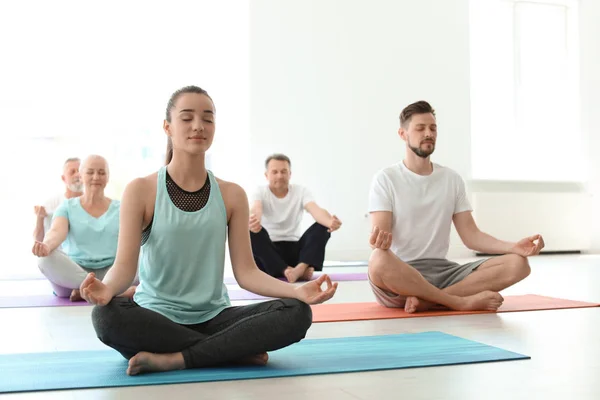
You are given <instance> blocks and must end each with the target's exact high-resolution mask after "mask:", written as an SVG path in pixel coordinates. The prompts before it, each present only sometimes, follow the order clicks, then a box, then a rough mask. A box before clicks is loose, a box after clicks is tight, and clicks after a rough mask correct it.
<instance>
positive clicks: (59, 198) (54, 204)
mask: <svg viewBox="0 0 600 400" xmlns="http://www.w3.org/2000/svg"><path fill="white" fill-rule="evenodd" d="M66 199H67V198H66V197H65V195H64V193H61V194H57V195H55V196H52V197H50V198H48V199H46V201H45V202H44V203H42V206H43V207H44V209H46V217H44V235H46V233H48V230H50V226H51V225H52V216H53V215H54V211H55V210H56V209H57V208H58V206H60V205H61V203H62V202H63V201H65V200H66Z"/></svg>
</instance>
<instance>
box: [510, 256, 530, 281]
mask: <svg viewBox="0 0 600 400" xmlns="http://www.w3.org/2000/svg"><path fill="white" fill-rule="evenodd" d="M508 257H509V260H508V264H509V266H510V270H511V271H512V274H513V277H514V279H515V280H521V279H525V278H526V277H528V276H529V274H530V273H531V267H530V265H529V260H528V259H527V258H526V257H523V256H520V255H517V254H510V255H508Z"/></svg>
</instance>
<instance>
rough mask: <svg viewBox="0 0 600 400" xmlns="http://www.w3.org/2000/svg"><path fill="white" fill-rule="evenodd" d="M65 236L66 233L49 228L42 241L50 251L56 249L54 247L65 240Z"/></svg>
mask: <svg viewBox="0 0 600 400" xmlns="http://www.w3.org/2000/svg"><path fill="white" fill-rule="evenodd" d="M42 234H43V230H42ZM66 238H67V235H66V234H64V233H62V232H57V231H55V230H53V229H50V230H49V231H48V233H47V234H46V236H45V237H44V238H43V243H44V244H45V245H46V246H48V250H49V251H50V252H52V251H54V250H56V248H57V247H58V246H60V244H61V243H62V242H64V241H65V239H66Z"/></svg>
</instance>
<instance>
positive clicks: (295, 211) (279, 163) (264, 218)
mask: <svg viewBox="0 0 600 400" xmlns="http://www.w3.org/2000/svg"><path fill="white" fill-rule="evenodd" d="M265 168H266V172H265V176H266V178H267V181H268V182H269V184H268V185H266V186H261V187H259V188H258V189H257V190H256V192H255V193H254V194H253V196H252V204H251V208H250V221H249V227H250V238H251V240H252V251H253V253H254V259H255V261H256V264H257V265H258V267H259V268H260V269H261V270H263V271H264V272H266V273H267V274H269V275H271V276H274V277H281V276H285V277H286V279H287V280H288V281H289V282H296V281H297V280H310V279H311V278H312V275H313V272H314V271H315V270H316V271H321V270H322V269H323V262H324V259H325V246H326V245H327V241H328V240H329V238H330V237H331V232H333V231H336V230H337V229H339V228H340V226H341V225H342V223H341V221H340V220H339V219H338V218H337V217H336V216H335V215H333V216H332V215H331V214H329V212H327V211H326V210H325V209H323V208H321V207H319V206H318V205H317V203H316V202H315V200H314V198H313V196H312V194H311V193H310V191H309V190H308V189H307V188H305V187H303V186H301V185H296V184H290V177H291V162H290V159H289V158H288V157H287V156H286V155H284V154H273V155H271V156H269V157H268V158H267V160H266V161H265ZM304 211H307V212H308V213H310V214H311V215H312V217H313V218H314V219H315V221H316V222H315V223H314V224H313V225H312V226H311V227H310V228H308V229H307V230H306V232H304V233H303V234H302V235H300V231H299V229H300V224H301V222H302V216H303V213H304Z"/></svg>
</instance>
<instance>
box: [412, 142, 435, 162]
mask: <svg viewBox="0 0 600 400" xmlns="http://www.w3.org/2000/svg"><path fill="white" fill-rule="evenodd" d="M408 147H410V149H411V150H412V151H413V153H415V154H416V155H418V156H419V157H421V158H427V157H429V156H430V155H431V153H433V152H434V150H435V145H434V144H433V143H432V144H431V150H422V149H421V145H419V147H413V146H411V145H410V144H409V145H408Z"/></svg>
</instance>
